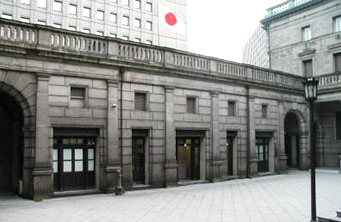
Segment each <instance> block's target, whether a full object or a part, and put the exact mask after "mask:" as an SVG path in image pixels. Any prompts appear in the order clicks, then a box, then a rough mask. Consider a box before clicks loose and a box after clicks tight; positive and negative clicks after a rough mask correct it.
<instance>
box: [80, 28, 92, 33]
mask: <svg viewBox="0 0 341 222" xmlns="http://www.w3.org/2000/svg"><path fill="white" fill-rule="evenodd" d="M82 32H84V33H90V29H88V28H83V30H82Z"/></svg>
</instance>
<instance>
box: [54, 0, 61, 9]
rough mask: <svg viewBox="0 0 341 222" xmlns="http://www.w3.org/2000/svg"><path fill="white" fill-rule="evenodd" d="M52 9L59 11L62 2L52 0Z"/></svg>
mask: <svg viewBox="0 0 341 222" xmlns="http://www.w3.org/2000/svg"><path fill="white" fill-rule="evenodd" d="M53 10H55V11H58V12H61V11H62V2H59V1H54V2H53Z"/></svg>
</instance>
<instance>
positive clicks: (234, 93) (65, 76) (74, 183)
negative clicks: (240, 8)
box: [0, 19, 335, 199]
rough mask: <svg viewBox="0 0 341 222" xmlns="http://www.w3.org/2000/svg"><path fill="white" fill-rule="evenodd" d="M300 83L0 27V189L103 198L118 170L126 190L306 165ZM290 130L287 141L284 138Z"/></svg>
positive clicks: (134, 46)
mask: <svg viewBox="0 0 341 222" xmlns="http://www.w3.org/2000/svg"><path fill="white" fill-rule="evenodd" d="M301 81H302V77H300V76H297V75H291V74H287V73H284V72H279V71H273V70H269V69H264V68H258V67H254V66H249V65H245V64H239V63H234V62H229V61H225V60H220V59H213V58H211V57H205V56H199V55H196V54H191V53H188V52H185V51H178V50H175V49H169V48H163V47H158V46H148V45H145V44H140V43H134V42H127V41H121V40H119V39H111V38H105V37H100V36H96V35H90V34H83V33H75V32H68V31H66V30H65V31H64V30H57V29H54V28H51V27H47V26H36V25H31V24H27V23H21V22H17V21H10V20H3V19H0V96H1V99H0V119H1V123H2V124H1V127H0V131H1V132H2V133H1V134H0V135H1V140H0V141H1V142H2V143H3V144H2V145H1V150H0V152H1V155H0V157H1V160H0V180H1V181H5V183H2V184H1V187H0V188H1V190H11V191H14V192H16V193H19V194H21V195H23V196H25V197H29V198H34V199H41V198H46V197H51V196H54V195H58V194H60V193H64V192H68V191H79V190H82V191H83V190H86V191H89V192H93V191H96V192H97V191H101V192H114V191H115V186H116V176H117V173H118V172H119V171H121V170H122V172H123V185H124V187H125V189H133V188H135V187H139V186H146V187H168V186H174V185H177V184H179V183H183V182H188V181H189V182H191V181H194V182H197V181H212V182H213V181H218V180H225V179H229V178H239V177H253V176H259V175H264V174H273V173H279V172H283V171H285V169H286V168H287V166H288V165H291V166H296V167H297V168H299V169H308V166H309V162H310V160H309V155H308V153H309V147H310V146H309V136H310V134H309V130H308V129H309V121H307V120H308V119H309V109H308V108H307V105H306V102H305V100H304V97H303V89H302V84H301ZM333 87H335V85H334V84H327V83H326V84H325V85H322V86H321V88H320V92H321V93H324V92H329V91H330V90H332V89H333ZM8 129H9V130H8ZM289 132H290V133H293V134H295V135H296V138H295V139H292V138H291V140H287V139H286V137H285V135H287V134H288V133H289ZM288 143H290V144H296V145H298V146H299V152H296V151H295V152H294V151H293V149H292V150H286V148H285V147H287V146H286V144H288ZM296 153H299V155H297V158H296V159H295V158H294V157H293V155H295V154H296ZM294 160H295V161H294ZM296 160H297V161H296ZM290 161H291V162H290Z"/></svg>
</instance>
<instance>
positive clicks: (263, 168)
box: [256, 137, 269, 173]
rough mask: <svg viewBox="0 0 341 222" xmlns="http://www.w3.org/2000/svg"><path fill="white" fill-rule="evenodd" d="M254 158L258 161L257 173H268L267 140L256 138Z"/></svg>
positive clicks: (265, 138)
mask: <svg viewBox="0 0 341 222" xmlns="http://www.w3.org/2000/svg"><path fill="white" fill-rule="evenodd" d="M256 156H257V159H258V172H260V173H261V172H268V171H269V138H268V137H257V138H256Z"/></svg>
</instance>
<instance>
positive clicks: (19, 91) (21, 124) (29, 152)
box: [0, 70, 36, 197]
mask: <svg viewBox="0 0 341 222" xmlns="http://www.w3.org/2000/svg"><path fill="white" fill-rule="evenodd" d="M0 97H1V98H2V99H3V101H2V103H1V104H0V105H1V106H2V108H3V109H5V110H6V111H7V113H9V115H10V117H11V125H10V128H11V130H13V131H11V135H12V137H11V138H10V139H9V141H10V144H11V145H10V146H9V148H8V149H13V150H14V151H9V152H11V153H12V154H11V155H13V156H14V154H15V152H18V160H15V159H13V160H15V161H17V162H19V163H18V165H17V166H13V165H11V167H12V168H15V167H17V169H16V171H17V175H16V176H13V178H12V179H11V191H14V192H15V193H18V194H22V195H23V196H26V197H31V196H32V190H33V189H32V187H33V184H32V177H31V175H32V172H31V171H32V168H33V166H34V156H35V152H34V150H35V116H36V114H35V107H36V76H35V75H34V74H30V73H20V72H14V71H7V70H0ZM18 166H20V167H18ZM14 177H16V178H14Z"/></svg>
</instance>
